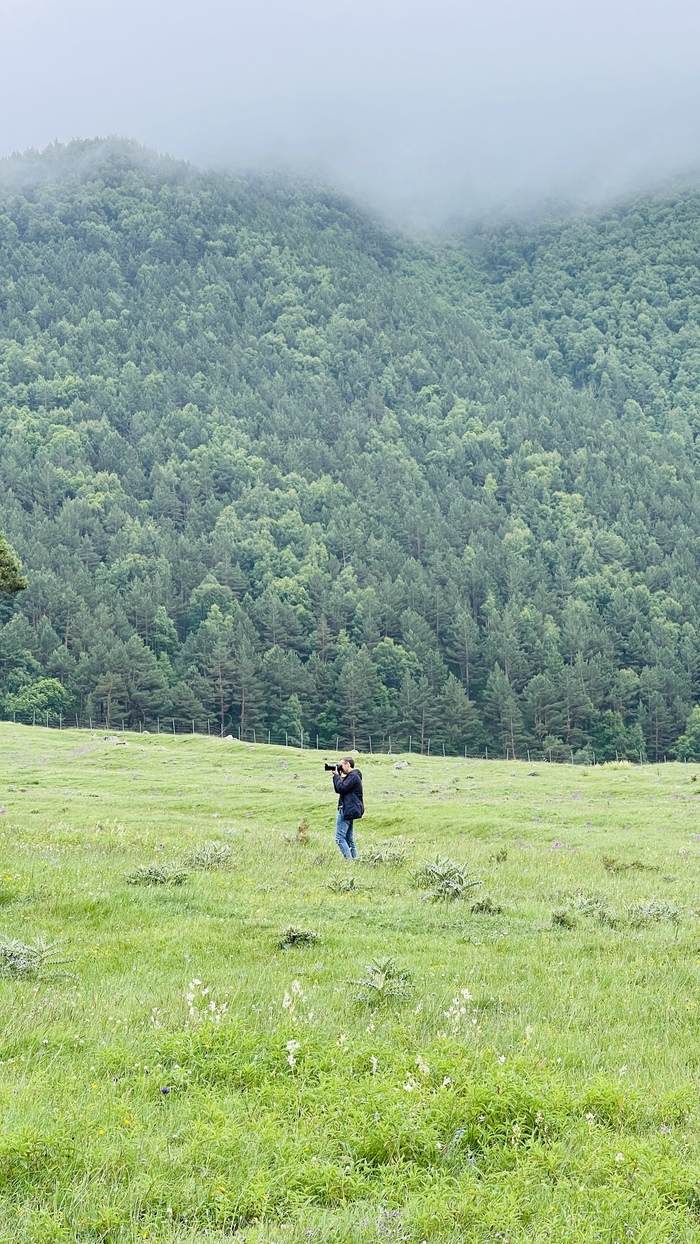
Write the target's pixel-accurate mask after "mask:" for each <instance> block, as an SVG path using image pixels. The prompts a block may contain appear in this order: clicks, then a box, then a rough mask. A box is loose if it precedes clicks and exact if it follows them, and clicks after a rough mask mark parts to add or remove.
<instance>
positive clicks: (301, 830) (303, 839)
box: [295, 820, 309, 847]
mask: <svg viewBox="0 0 700 1244" xmlns="http://www.w3.org/2000/svg"><path fill="white" fill-rule="evenodd" d="M308 841H309V822H308V821H307V820H303V821H300V822H299V824H298V825H297V832H296V838H295V842H296V843H297V845H298V846H300V847H304V846H306V844H307V842H308Z"/></svg>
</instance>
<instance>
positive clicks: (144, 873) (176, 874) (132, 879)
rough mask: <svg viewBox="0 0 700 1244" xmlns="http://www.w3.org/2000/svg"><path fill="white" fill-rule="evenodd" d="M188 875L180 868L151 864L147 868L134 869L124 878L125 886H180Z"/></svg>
mask: <svg viewBox="0 0 700 1244" xmlns="http://www.w3.org/2000/svg"><path fill="white" fill-rule="evenodd" d="M187 879H188V874H187V873H186V872H185V871H184V870H183V869H182V868H167V867H166V866H165V865H158V864H152V865H150V867H148V868H136V869H134V871H133V873H129V874H128V875H127V878H126V884H127V885H147V886H150V885H182V884H183V882H185V881H187Z"/></svg>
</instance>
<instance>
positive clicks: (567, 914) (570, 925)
mask: <svg viewBox="0 0 700 1244" xmlns="http://www.w3.org/2000/svg"><path fill="white" fill-rule="evenodd" d="M577 923H578V921H577V919H576V917H575V915H574V913H573V912H572V911H570V910H569V908H568V907H558V908H557V910H556V911H553V912H552V924H553V925H554V927H555V928H559V929H575V928H576V925H577Z"/></svg>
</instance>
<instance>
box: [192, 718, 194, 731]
mask: <svg viewBox="0 0 700 1244" xmlns="http://www.w3.org/2000/svg"><path fill="white" fill-rule="evenodd" d="M192 733H193V734H194V717H193V718H192Z"/></svg>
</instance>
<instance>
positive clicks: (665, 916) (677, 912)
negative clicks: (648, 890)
mask: <svg viewBox="0 0 700 1244" xmlns="http://www.w3.org/2000/svg"><path fill="white" fill-rule="evenodd" d="M682 916H683V912H682V911H681V909H680V907H676V906H674V904H673V903H668V902H667V901H666V899H663V898H650V899H637V900H636V901H635V902H634V903H630V904H629V907H628V908H627V919H628V920H629V922H630V924H631V925H634V926H635V928H639V927H640V926H641V925H644V924H653V923H654V922H655V921H662V920H668V921H669V923H670V924H678V923H679V922H680V920H681V918H682Z"/></svg>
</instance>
